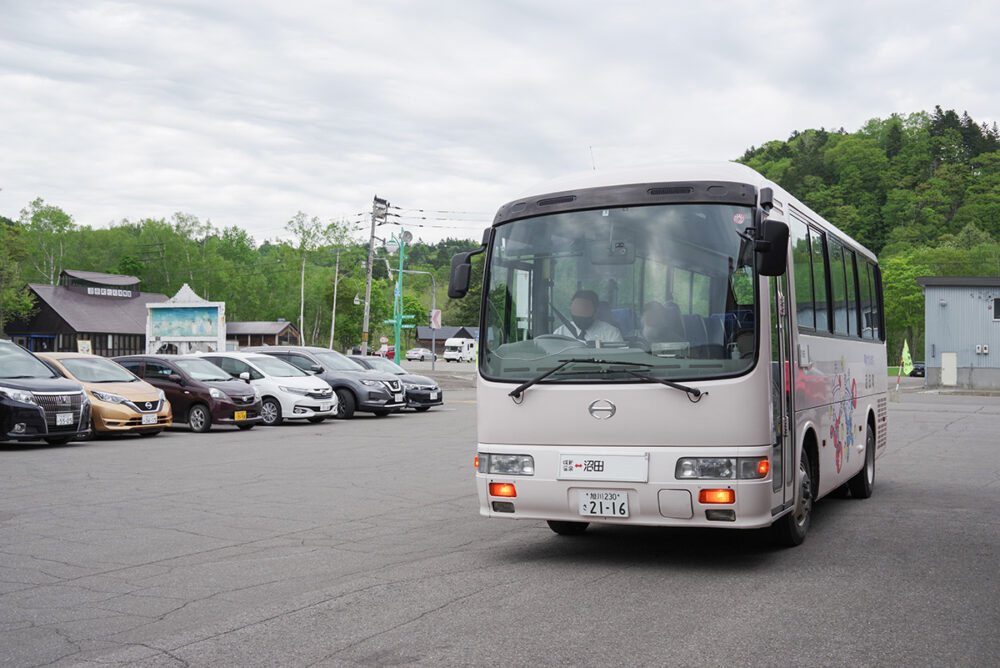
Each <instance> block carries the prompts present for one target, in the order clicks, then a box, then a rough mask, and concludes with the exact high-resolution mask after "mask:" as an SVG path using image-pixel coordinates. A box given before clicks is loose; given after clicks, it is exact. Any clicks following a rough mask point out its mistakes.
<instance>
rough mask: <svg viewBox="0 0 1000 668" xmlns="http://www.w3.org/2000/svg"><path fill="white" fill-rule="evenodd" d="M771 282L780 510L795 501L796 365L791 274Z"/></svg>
mask: <svg viewBox="0 0 1000 668" xmlns="http://www.w3.org/2000/svg"><path fill="white" fill-rule="evenodd" d="M767 285H768V301H769V302H770V306H771V308H770V311H771V438H772V440H771V443H772V449H771V478H772V480H773V481H774V482H773V487H772V491H773V496H772V502H771V510H772V512H775V513H777V512H780V511H781V510H782V509H784V508H787V507H789V506H791V505H792V504H793V503H795V486H794V482H795V461H794V460H795V437H794V434H793V427H794V425H795V419H794V416H795V413H794V412H793V406H792V397H793V396H794V394H793V389H794V388H793V383H794V382H795V379H794V369H795V364H794V361H793V360H792V356H791V350H792V345H791V326H790V322H789V320H790V318H791V308H790V307H789V303H788V294H789V293H788V273H787V272H786V273H785V274H784V275H782V276H775V277H772V278H769V279H768V281H767ZM762 352H763V351H762Z"/></svg>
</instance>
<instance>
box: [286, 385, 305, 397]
mask: <svg viewBox="0 0 1000 668" xmlns="http://www.w3.org/2000/svg"><path fill="white" fill-rule="evenodd" d="M278 389H279V390H281V391H282V392H290V393H292V394H301V395H302V396H305V395H307V394H309V390H303V389H302V388H301V387H288V386H286V385H279V386H278Z"/></svg>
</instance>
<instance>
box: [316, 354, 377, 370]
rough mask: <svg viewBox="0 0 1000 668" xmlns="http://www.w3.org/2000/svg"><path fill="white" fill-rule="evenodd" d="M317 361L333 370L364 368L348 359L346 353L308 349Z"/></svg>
mask: <svg viewBox="0 0 1000 668" xmlns="http://www.w3.org/2000/svg"><path fill="white" fill-rule="evenodd" d="M310 352H311V353H312V354H313V356H315V357H316V359H318V360H319V363H320V364H322V365H323V367H324V368H326V369H331V370H335V371H358V370H364V367H363V366H361V365H360V364H358V363H357V362H355V361H354V360H352V359H350V358H349V357H347V356H346V355H341V354H340V353H338V352H337V351H335V350H323V351H320V352H316V351H310Z"/></svg>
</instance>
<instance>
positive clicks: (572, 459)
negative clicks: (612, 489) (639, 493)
mask: <svg viewBox="0 0 1000 668" xmlns="http://www.w3.org/2000/svg"><path fill="white" fill-rule="evenodd" d="M556 478H558V479H559V480H614V481H616V482H646V481H648V480H649V454H648V453H643V454H641V455H617V454H605V453H601V452H561V453H559V470H558V472H557V475H556Z"/></svg>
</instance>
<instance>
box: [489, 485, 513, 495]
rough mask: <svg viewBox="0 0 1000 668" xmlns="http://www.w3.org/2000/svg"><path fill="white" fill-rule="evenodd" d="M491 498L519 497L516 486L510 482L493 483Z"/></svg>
mask: <svg viewBox="0 0 1000 668" xmlns="http://www.w3.org/2000/svg"><path fill="white" fill-rule="evenodd" d="M490 496H505V497H508V498H513V497H515V496H517V490H516V489H514V485H512V484H511V483H509V482H491V483H490Z"/></svg>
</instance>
